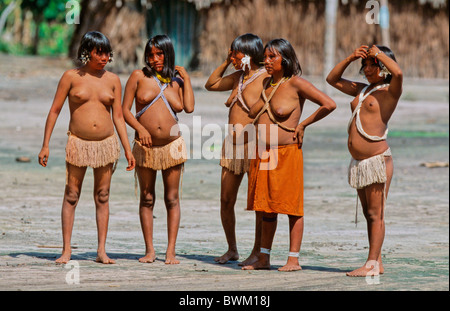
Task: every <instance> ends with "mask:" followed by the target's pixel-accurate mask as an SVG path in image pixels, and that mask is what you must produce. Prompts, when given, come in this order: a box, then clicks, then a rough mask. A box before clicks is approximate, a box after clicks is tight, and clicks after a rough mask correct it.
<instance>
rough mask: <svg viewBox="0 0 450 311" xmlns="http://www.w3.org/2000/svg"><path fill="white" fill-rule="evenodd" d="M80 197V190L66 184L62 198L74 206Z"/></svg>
mask: <svg viewBox="0 0 450 311" xmlns="http://www.w3.org/2000/svg"><path fill="white" fill-rule="evenodd" d="M79 199H80V190H79V189H77V188H74V187H70V186H66V189H65V191H64V200H65V201H66V202H67V203H69V204H70V205H72V206H76V205H77V203H78V200H79Z"/></svg>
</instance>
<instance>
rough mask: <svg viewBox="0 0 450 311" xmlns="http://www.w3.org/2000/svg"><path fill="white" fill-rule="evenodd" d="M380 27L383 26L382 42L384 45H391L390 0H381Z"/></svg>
mask: <svg viewBox="0 0 450 311" xmlns="http://www.w3.org/2000/svg"><path fill="white" fill-rule="evenodd" d="M380 4H381V5H380V27H381V42H382V44H383V45H384V46H387V47H389V46H390V44H391V42H390V37H389V7H388V0H380Z"/></svg>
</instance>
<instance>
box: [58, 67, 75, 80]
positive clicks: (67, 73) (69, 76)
mask: <svg viewBox="0 0 450 311" xmlns="http://www.w3.org/2000/svg"><path fill="white" fill-rule="evenodd" d="M77 76H80V69H79V68H72V69H69V70H66V71H65V72H64V73H63V75H62V77H61V79H73V78H76V77H77Z"/></svg>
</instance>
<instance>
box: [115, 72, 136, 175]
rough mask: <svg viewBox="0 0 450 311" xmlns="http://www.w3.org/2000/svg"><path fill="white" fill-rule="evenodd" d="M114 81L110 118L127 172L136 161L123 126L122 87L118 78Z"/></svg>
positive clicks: (132, 167)
mask: <svg viewBox="0 0 450 311" xmlns="http://www.w3.org/2000/svg"><path fill="white" fill-rule="evenodd" d="M112 79H113V81H114V103H113V104H112V117H113V122H114V126H115V127H116V130H117V134H118V135H119V138H120V141H121V142H122V146H123V149H124V151H125V158H126V159H127V162H128V166H127V171H131V170H132V169H134V166H135V165H136V161H135V159H134V156H133V154H132V152H131V147H130V142H129V140H128V134H127V128H126V125H125V120H124V118H123V112H122V105H121V99H122V85H121V84H120V79H119V77H118V76H116V75H114V76H113V78H112Z"/></svg>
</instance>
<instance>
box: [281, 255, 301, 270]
mask: <svg viewBox="0 0 450 311" xmlns="http://www.w3.org/2000/svg"><path fill="white" fill-rule="evenodd" d="M298 270H302V267H300V264H299V263H298V258H297V257H288V260H287V262H286V264H285V265H284V266H283V267H281V268H278V271H283V272H291V271H298Z"/></svg>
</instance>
